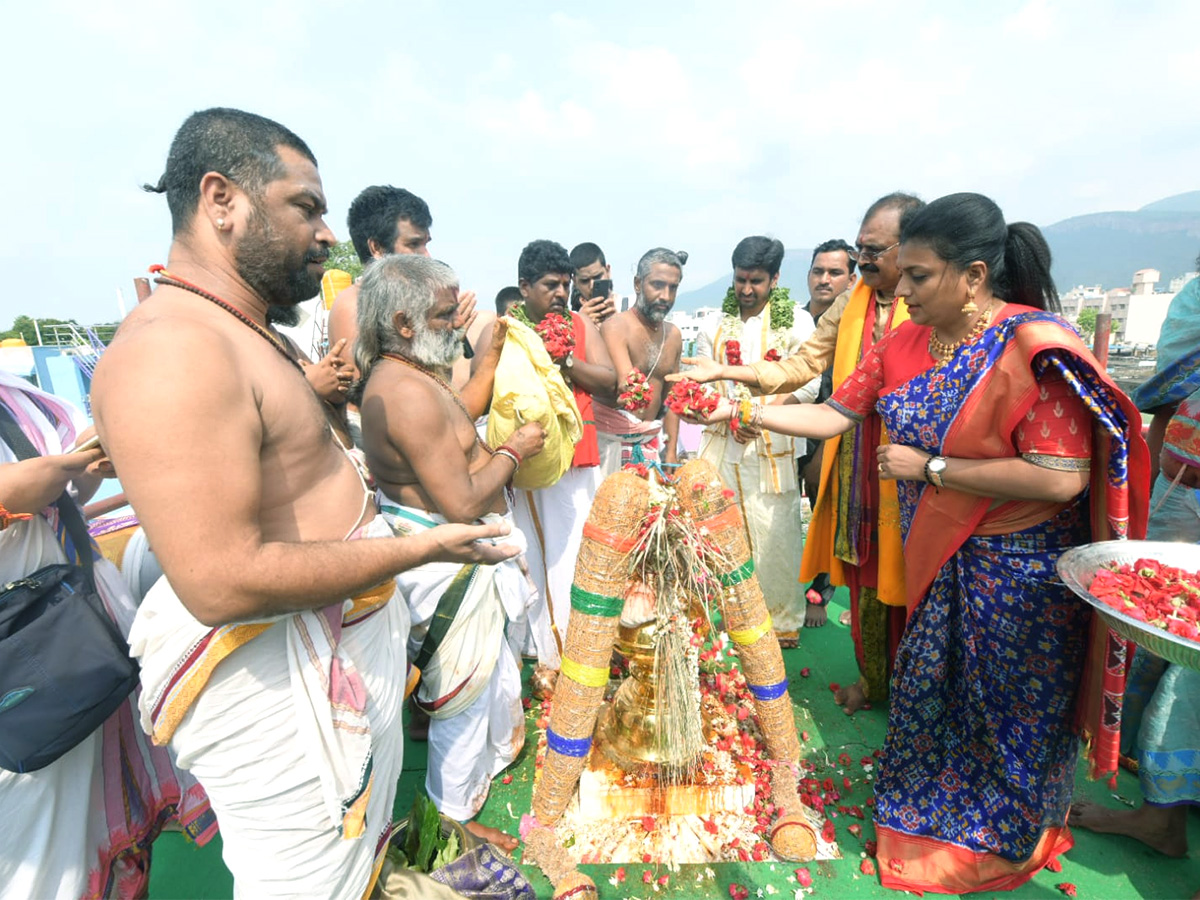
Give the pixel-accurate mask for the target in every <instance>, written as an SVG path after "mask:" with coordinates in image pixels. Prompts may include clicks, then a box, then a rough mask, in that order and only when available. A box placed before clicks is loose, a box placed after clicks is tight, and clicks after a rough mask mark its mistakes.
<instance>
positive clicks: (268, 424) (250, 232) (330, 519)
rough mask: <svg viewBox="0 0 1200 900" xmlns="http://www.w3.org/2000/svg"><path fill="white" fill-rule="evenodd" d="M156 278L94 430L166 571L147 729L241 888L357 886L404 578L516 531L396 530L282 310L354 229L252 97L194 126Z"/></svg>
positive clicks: (101, 379) (373, 818) (365, 865)
mask: <svg viewBox="0 0 1200 900" xmlns="http://www.w3.org/2000/svg"><path fill="white" fill-rule="evenodd" d="M153 190H157V191H159V192H166V194H167V202H168V205H169V207H170V210H171V220H172V226H173V229H174V240H173V242H172V244H171V249H170V254H169V258H168V261H167V266H166V268H165V269H161V270H160V271H159V277H158V279H157V282H158V288H157V289H156V290H155V291H154V293H153V295H152V296H151V297H150V298H149V299H148V300H147V301H146V302H145V303H142V304H141V305H140V306H138V307H137V309H135V310H134V311H133V312H131V313H130V314H129V316H128V318H126V319H125V321H124V322H123V323H122V325H121V328H120V331H119V332H118V334H117V336H116V338H115V339H114V340H113V342H112V344H111V345H110V346H109V348H108V350H107V351H106V352H105V354H104V357H103V359H102V360H101V361H100V364H99V366H97V369H96V377H95V381H94V383H93V394H92V396H93V408H94V412H95V414H96V425H97V428H98V429H99V433H100V435H101V438H102V440H103V443H104V447H105V448H106V450H107V451H108V454H109V456H110V457H111V459H112V461H113V464H114V465H115V466H116V467H117V468H118V469H119V470H120V472H121V481H122V484H123V486H124V488H125V492H126V493H127V494H128V496H129V501H130V503H131V505H132V506H133V507H134V509H135V510H137V513H138V515H139V517H140V518H141V522H142V525H143V527H144V528H145V530H146V535H147V537H148V538H149V542H150V544H151V545H152V546H153V547H154V550H155V553H156V554H157V556H158V559H159V561H160V562H161V564H162V568H163V571H164V572H165V573H166V577H165V578H162V579H159V581H158V583H157V584H155V586H154V587H153V588H151V590H150V592H149V593H148V594H147V596H146V599H145V600H144V601H143V603H142V605H141V607H140V608H139V610H138V613H137V616H136V618H135V620H134V623H133V628H132V630H131V632H130V636H129V643H130V649H131V652H132V654H133V655H134V656H136V657H137V658H138V659H139V660H140V661H141V666H142V695H141V704H140V706H141V713H142V725H143V727H144V728H145V729H146V730H147V732H148V733H150V734H151V735H152V737H153V738H154V741H155V742H156V743H158V744H167V743H169V744H170V747H171V750H172V753H173V754H174V756H175V758H176V761H177V763H178V765H179V766H180V767H181V768H183V769H186V770H188V771H190V772H191V773H192V775H193V776H194V777H195V778H196V779H197V780H198V781H199V782H200V784H201V786H202V787H203V788H204V789H205V791H206V792H207V794H208V797H209V799H210V801H211V802H212V808H213V810H214V812H215V813H216V816H217V819H218V821H219V822H220V828H221V836H222V839H223V842H224V860H225V864H226V865H227V866H228V867H229V870H230V871H231V872H232V873H233V877H234V891H235V895H236V896H238V897H297V896H319V897H361V896H365V895H366V894H367V893H369V892H370V891H371V889H372V886H373V884H374V882H375V879H376V877H377V873H378V865H379V864H380V863H381V862H382V855H381V854H382V850H383V848H384V846H385V839H386V837H387V835H388V833H389V829H390V825H391V816H392V804H393V801H394V799H395V793H396V782H397V779H398V777H399V775H400V770H401V762H402V757H403V741H402V734H401V726H400V709H401V701H402V699H403V691H404V684H405V680H406V674H405V673H406V668H407V662H406V659H405V653H404V646H405V642H406V641H407V638H408V629H409V616H408V608H407V607H406V606H405V604H404V601H403V600H402V599H401V598H400V597H398V596H396V583H395V581H394V580H393V578H394V576H395V575H396V573H398V572H402V571H404V570H406V569H410V568H413V567H416V566H420V565H424V564H426V563H430V562H435V561H443V562H447V561H449V562H461V563H475V562H482V563H489V564H491V563H498V562H500V561H502V560H505V559H508V558H511V557H512V556H515V555H516V554H517V552H518V548H517V547H514V546H511V545H508V544H501V545H499V546H497V545H496V543H495V541H494V540H493V539H494V538H497V537H500V536H502V535H504V534H505V533H506V528H505V526H504V525H501V524H495V525H482V526H480V525H459V524H456V525H443V526H440V527H439V528H436V529H431V530H429V531H426V532H423V533H421V534H419V535H415V536H412V537H407V538H397V537H393V536H392V532H391V529H390V528H389V527H388V525H387V522H386V521H385V520H384V519H383V517H382V516H380V515H378V513H377V511H376V509H375V503H374V496H373V494H372V493H371V492H370V491H369V490H368V489H367V488H366V485H365V483H364V481H363V478H362V475H361V473H360V472H359V471H358V470H357V469H356V468H355V466H354V464H353V462H352V461H351V460H350V459H349V458H348V457H347V456H346V454H345V453H344V452H342V450H341V449H340V448H339V446H338V445H337V444H336V443H335V442H334V441H333V440H332V438H331V434H330V429H329V424H328V422H327V420H326V418H325V415H324V414H323V413H322V411H321V404H320V403H319V402H318V401H317V398H316V397H315V396H314V394H313V392H312V389H311V388H310V387H309V385H308V382H307V381H305V379H304V374H303V372H301V370H300V367H299V365H298V364H297V363H296V362H295V360H293V359H292V358H291V357H290V356H289V355H288V353H287V352H286V350H285V349H284V348H283V347H282V345H281V344H280V343H279V342H278V341H277V340H276V339H275V338H274V336H273V335H272V334H271V333H270V332H269V331H268V330H267V328H266V315H267V309H268V308H269V307H270V306H272V305H282V306H288V305H294V304H296V303H299V302H300V301H302V300H305V299H307V298H309V297H312V296H314V295H315V294H316V293H317V291H318V289H319V286H320V281H321V276H322V274H323V271H324V270H323V268H322V265H321V264H322V262H323V261H324V259H325V257H326V255H327V253H328V252H329V248H330V247H331V246H332V245H333V243H334V241H335V238H334V236H333V233H332V232H331V231H330V230H329V228H328V226H327V225H326V224H325V220H324V215H325V195H324V191H323V189H322V187H321V178H320V175H319V174H318V173H317V164H316V161H315V159H314V157H313V154H312V151H311V150H309V148H308V146H307V145H306V144H305V143H304V142H303V141H302V140H301V139H300V138H299V137H297V136H296V135H295V134H293V133H292V132H291V131H289V130H288V129H286V128H284V127H283V126H281V125H279V124H277V123H275V122H272V121H270V120H269V119H264V118H262V117H261V116H256V115H252V114H250V113H246V112H242V111H240V110H234V109H210V110H205V111H203V112H198V113H195V114H194V115H192V116H190V117H189V118H188V119H187V121H185V122H184V124H183V125H182V127H181V128H180V129H179V132H178V133H177V134H176V136H175V139H174V141H173V142H172V144H171V151H170V155H169V156H168V159H167V167H166V173H165V174H164V175H163V177H162V179H161V181H160V182H159V184H158V186H157V188H154V189H153Z"/></svg>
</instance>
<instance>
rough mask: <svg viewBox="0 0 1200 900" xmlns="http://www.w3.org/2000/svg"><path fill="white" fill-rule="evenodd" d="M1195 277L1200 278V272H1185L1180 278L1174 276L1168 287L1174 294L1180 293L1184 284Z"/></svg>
mask: <svg viewBox="0 0 1200 900" xmlns="http://www.w3.org/2000/svg"><path fill="white" fill-rule="evenodd" d="M1195 278H1200V272H1184V273H1183V274H1182V275H1180V276H1179V277H1178V278H1172V279H1171V284H1170V286H1169V287H1168V288H1167V290H1169V291H1170V292H1171V293H1172V294H1178V293H1179V292H1180V291H1182V290H1183V286H1184V285H1185V284H1187V283H1188V282H1189V281H1192V280H1193V279H1195Z"/></svg>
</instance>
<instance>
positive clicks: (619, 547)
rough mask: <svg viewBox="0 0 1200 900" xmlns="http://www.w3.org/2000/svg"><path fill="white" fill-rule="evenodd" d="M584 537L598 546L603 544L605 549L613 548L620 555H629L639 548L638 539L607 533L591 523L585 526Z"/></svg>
mask: <svg viewBox="0 0 1200 900" xmlns="http://www.w3.org/2000/svg"><path fill="white" fill-rule="evenodd" d="M583 536H584V537H585V538H588V539H589V540H593V541H595V542H596V543H598V544H603V545H604V546H605V547H612V549H614V550H616V551H617V552H618V553H628V552H629V551H630V550H632V549H633V548H634V547H636V546H637V538H636V537H620V536H619V535H615V534H611V533H610V532H607V531H605V530H604V529H603V528H597V527H596V526H595V525H593V524H592V523H591V522H588V523H587V524H585V525H584V526H583Z"/></svg>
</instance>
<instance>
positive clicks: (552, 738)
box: [546, 683, 787, 756]
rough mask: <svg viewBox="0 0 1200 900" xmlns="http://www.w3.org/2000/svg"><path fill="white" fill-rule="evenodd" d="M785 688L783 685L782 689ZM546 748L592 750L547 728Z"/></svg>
mask: <svg viewBox="0 0 1200 900" xmlns="http://www.w3.org/2000/svg"><path fill="white" fill-rule="evenodd" d="M786 686H787V685H786V683H785V684H784V687H786ZM546 746H547V747H549V748H550V749H551V750H553V751H554V752H555V753H561V754H562V755H563V756H587V755H588V751H589V750H591V749H592V739H591V738H590V737H584V738H566V737H563V736H562V735H560V734H555V733H554V732H553V731H551V730H550V729H549V728H547V729H546Z"/></svg>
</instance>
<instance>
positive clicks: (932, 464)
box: [929, 456, 946, 472]
mask: <svg viewBox="0 0 1200 900" xmlns="http://www.w3.org/2000/svg"><path fill="white" fill-rule="evenodd" d="M945 468H946V460H944V459H942V458H941V457H940V456H939V457H937V458H935V459H931V460H930V461H929V471H930V472H941V471H942V470H943V469H945Z"/></svg>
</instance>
